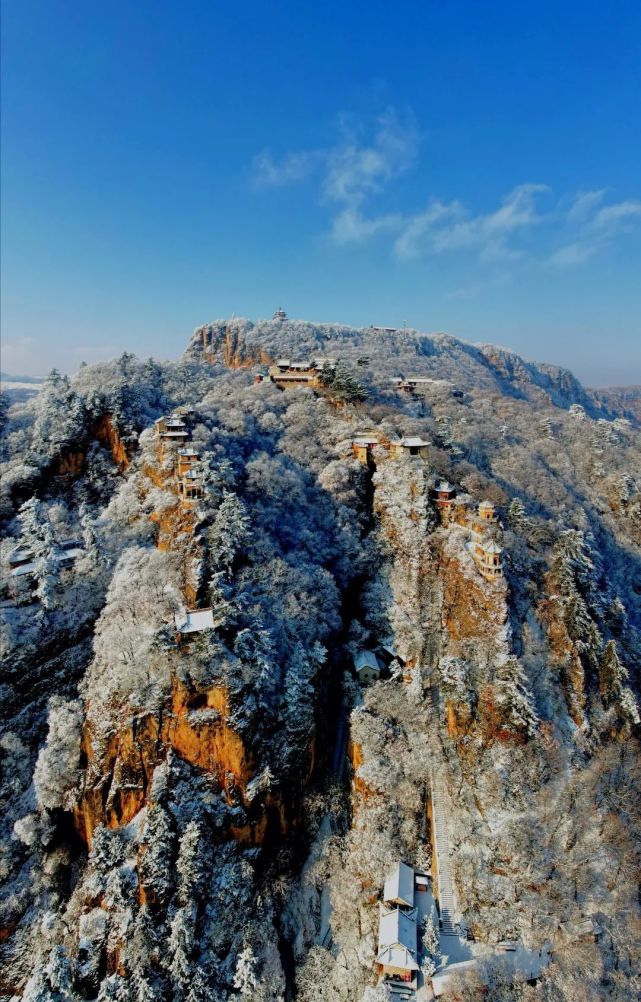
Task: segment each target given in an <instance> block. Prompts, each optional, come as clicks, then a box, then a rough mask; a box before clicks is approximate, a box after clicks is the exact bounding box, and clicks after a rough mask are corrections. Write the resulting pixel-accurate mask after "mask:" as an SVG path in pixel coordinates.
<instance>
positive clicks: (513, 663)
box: [496, 656, 539, 737]
mask: <svg viewBox="0 0 641 1002" xmlns="http://www.w3.org/2000/svg"><path fill="white" fill-rule="evenodd" d="M496 685H497V688H498V694H499V699H498V702H499V705H500V707H501V709H502V711H503V714H504V716H505V719H506V723H507V725H508V726H509V727H510V728H513V729H514V730H516V731H520V732H521V733H523V734H526V735H527V736H528V737H532V736H533V735H534V733H535V731H536V727H537V724H538V722H539V718H538V716H537V713H536V710H535V709H534V702H533V699H532V696H531V694H530V691H529V688H528V682H527V677H526V675H525V672H524V671H523V668H522V667H521V665H520V664H519V661H518V659H517V658H515V657H513V656H510V657H507V658H506V659H505V660H504V661H503V663H502V664H500V665H499V667H498V668H497V671H496Z"/></svg>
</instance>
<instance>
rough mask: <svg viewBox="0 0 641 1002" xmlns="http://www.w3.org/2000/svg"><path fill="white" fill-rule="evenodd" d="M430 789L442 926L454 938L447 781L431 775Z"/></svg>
mask: <svg viewBox="0 0 641 1002" xmlns="http://www.w3.org/2000/svg"><path fill="white" fill-rule="evenodd" d="M430 787H431V800H432V836H433V843H434V851H435V854H436V873H437V881H438V901H439V907H440V925H441V930H442V932H443V934H444V935H446V936H448V935H449V936H454V935H456V931H455V929H454V922H455V915H456V899H455V895H454V880H453V877H452V867H451V863H450V843H449V837H448V833H447V815H448V796H447V791H446V787H445V781H444V779H443V778H442V776H440V775H439V774H438V772H436V773H435V772H432V773H431V776H430Z"/></svg>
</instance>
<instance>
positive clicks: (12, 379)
mask: <svg viewBox="0 0 641 1002" xmlns="http://www.w3.org/2000/svg"><path fill="white" fill-rule="evenodd" d="M0 380H1V381H2V382H3V383H42V382H44V377H43V376H10V375H9V373H8V372H0Z"/></svg>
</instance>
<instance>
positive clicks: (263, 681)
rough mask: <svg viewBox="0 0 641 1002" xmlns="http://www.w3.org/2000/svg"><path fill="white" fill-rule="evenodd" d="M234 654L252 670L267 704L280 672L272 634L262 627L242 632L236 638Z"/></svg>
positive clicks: (262, 697)
mask: <svg viewBox="0 0 641 1002" xmlns="http://www.w3.org/2000/svg"><path fill="white" fill-rule="evenodd" d="M234 653H235V654H236V656H237V657H239V658H240V659H241V661H242V662H243V663H244V664H246V665H248V666H249V667H250V668H251V671H252V675H253V677H254V679H255V680H256V683H257V689H258V691H259V693H260V697H261V700H262V702H263V703H265V702H266V701H267V700H268V697H269V694H270V693H271V692H272V690H273V688H274V686H275V682H276V680H277V672H278V666H277V664H276V655H275V647H274V641H273V640H272V635H271V633H270V632H269V630H265V629H263V628H262V627H260V626H259V627H258V629H254V630H249V629H245V630H241V631H240V632H239V633H238V635H237V637H236V642H235V644H234Z"/></svg>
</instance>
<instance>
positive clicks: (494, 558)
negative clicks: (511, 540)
mask: <svg viewBox="0 0 641 1002" xmlns="http://www.w3.org/2000/svg"><path fill="white" fill-rule="evenodd" d="M502 552H503V551H502V549H501V547H500V546H499V545H498V543H495V542H494V540H493V539H487V540H483V541H481V542H475V543H474V548H473V550H472V556H473V557H474V560H475V562H476V566H477V567H478V569H479V571H480V573H481V574H482V575H483V577H484V578H487V580H488V581H495V580H496V579H497V578H501V577H503V563H502V561H501V554H502Z"/></svg>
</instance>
